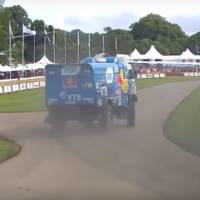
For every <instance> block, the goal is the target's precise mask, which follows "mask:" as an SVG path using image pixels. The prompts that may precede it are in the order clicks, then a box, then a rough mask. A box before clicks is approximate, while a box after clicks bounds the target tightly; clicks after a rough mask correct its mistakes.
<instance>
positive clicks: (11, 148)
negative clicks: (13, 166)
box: [0, 140, 20, 163]
mask: <svg viewBox="0 0 200 200" xmlns="http://www.w3.org/2000/svg"><path fill="white" fill-rule="evenodd" d="M19 151H20V146H19V145H17V144H16V143H13V142H9V141H5V140H0V163H1V162H3V161H6V160H8V159H10V158H12V157H13V156H15V155H17V154H18V153H19Z"/></svg>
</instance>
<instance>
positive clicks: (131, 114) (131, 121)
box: [127, 98, 135, 127]
mask: <svg viewBox="0 0 200 200" xmlns="http://www.w3.org/2000/svg"><path fill="white" fill-rule="evenodd" d="M127 126H129V127H133V126H135V102H134V100H133V98H129V105H128V110H127Z"/></svg>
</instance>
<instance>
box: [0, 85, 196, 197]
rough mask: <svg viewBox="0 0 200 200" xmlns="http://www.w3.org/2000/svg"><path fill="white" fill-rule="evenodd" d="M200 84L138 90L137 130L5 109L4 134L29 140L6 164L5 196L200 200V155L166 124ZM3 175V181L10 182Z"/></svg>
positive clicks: (0, 190) (1, 193) (1, 186)
mask: <svg viewBox="0 0 200 200" xmlns="http://www.w3.org/2000/svg"><path fill="white" fill-rule="evenodd" d="M198 86H200V82H185V83H176V84H166V85H162V86H157V87H152V88H148V89H144V90H141V91H139V92H138V96H139V102H138V103H137V106H136V108H137V120H136V124H137V125H136V127H135V128H127V127H126V126H125V123H124V122H122V121H117V123H116V125H115V126H114V128H113V129H112V130H111V131H109V132H106V131H103V130H102V129H98V128H97V127H95V126H94V127H86V126H85V125H82V124H80V123H75V122H72V123H71V122H70V123H69V124H67V125H66V128H65V131H64V132H59V131H57V132H55V133H53V132H51V131H50V128H49V127H48V125H46V124H44V123H43V121H44V118H45V116H46V113H26V114H0V126H1V129H0V135H4V136H7V137H9V138H11V139H13V140H15V141H16V142H18V143H19V144H21V145H22V146H23V150H22V152H21V154H20V155H19V156H18V157H16V158H14V159H12V160H10V161H8V162H5V163H3V164H2V165H0V180H1V182H0V199H2V200H10V199H15V200H27V199H28V200H29V199H30V200H32V199H41V200H45V199H52V200H54V199H59V200H60V199H63V200H64V199H67V200H68V199H69V200H71V199H77V200H79V199H80V200H84V199H91V200H96V199H109V200H110V199H115V200H117V199H123V200H126V199H131V200H132V199H141V200H143V199H145V200H146V199H154V200H156V199H168V200H169V199H187V200H188V199H199V198H200V170H199V169H200V157H198V156H195V155H193V154H190V153H187V152H186V151H184V150H183V149H181V148H180V147H178V146H176V145H174V144H172V143H170V141H168V140H167V139H166V138H165V136H164V135H163V131H162V128H163V125H164V123H165V120H166V119H167V117H168V116H169V114H170V112H171V111H172V110H174V108H175V107H176V106H177V105H178V104H179V103H180V102H181V101H182V100H183V99H184V98H185V97H186V96H187V95H188V94H190V92H191V91H192V90H193V89H195V88H196V87H198ZM2 180H3V181H2Z"/></svg>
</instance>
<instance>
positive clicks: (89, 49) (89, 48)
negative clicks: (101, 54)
mask: <svg viewBox="0 0 200 200" xmlns="http://www.w3.org/2000/svg"><path fill="white" fill-rule="evenodd" d="M90 37H91V36H90V33H89V35H88V51H89V57H90V56H91V47H90V39H91V38H90Z"/></svg>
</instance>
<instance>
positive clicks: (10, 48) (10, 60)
mask: <svg viewBox="0 0 200 200" xmlns="http://www.w3.org/2000/svg"><path fill="white" fill-rule="evenodd" d="M10 29H11V25H10V21H9V66H11V64H12V36H11V30H10Z"/></svg>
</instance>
